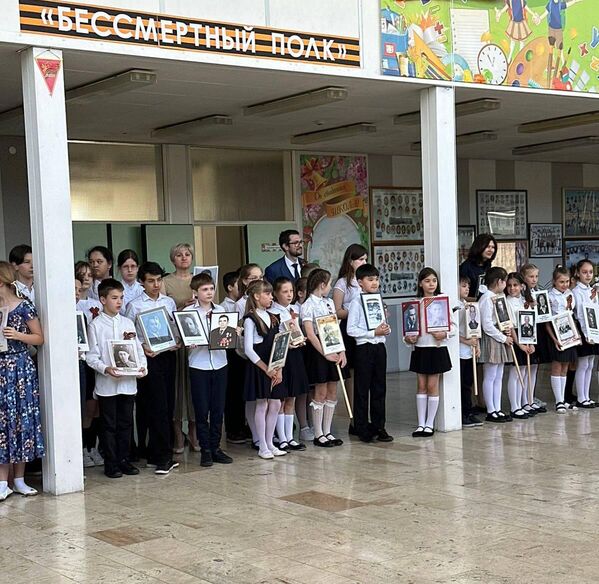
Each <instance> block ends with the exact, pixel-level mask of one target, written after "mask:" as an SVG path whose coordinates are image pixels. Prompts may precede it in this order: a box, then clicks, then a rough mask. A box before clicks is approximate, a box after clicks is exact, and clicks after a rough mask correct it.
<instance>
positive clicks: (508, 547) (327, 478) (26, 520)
mask: <svg viewBox="0 0 599 584" xmlns="http://www.w3.org/2000/svg"><path fill="white" fill-rule="evenodd" d="M413 392H414V390H413V380H412V379H411V378H410V377H409V376H401V378H399V377H398V376H392V377H391V378H390V396H389V419H390V423H389V426H388V429H389V431H390V432H392V433H394V434H395V436H396V440H395V442H393V443H391V444H376V445H366V444H362V443H360V442H355V441H349V442H346V444H345V445H344V446H342V447H341V448H335V449H316V448H313V447H309V449H308V450H307V451H306V452H303V453H294V454H290V455H288V456H286V457H284V458H283V459H282V460H276V461H274V462H273V461H263V460H260V459H258V458H257V457H256V456H254V454H253V452H252V451H250V450H249V449H248V448H247V447H242V446H237V447H231V448H229V449H228V450H229V452H230V453H231V454H232V455H233V456H234V457H235V463H234V464H233V465H229V466H217V467H214V468H211V469H202V468H200V467H199V464H198V463H199V458H198V456H199V455H197V454H193V455H191V456H188V455H187V454H186V455H185V456H184V458H183V460H184V464H182V465H181V467H180V468H179V469H178V470H177V471H175V472H173V473H172V474H171V475H170V476H167V477H156V476H155V475H154V474H152V473H151V472H150V471H149V470H145V469H142V473H141V474H140V475H139V476H137V477H125V478H123V479H120V480H110V479H106V478H104V476H103V475H102V474H101V469H91V470H88V471H87V480H86V487H87V490H86V493H85V494H76V495H68V496H63V497H59V498H54V497H51V496H45V495H42V496H39V497H36V498H32V499H24V498H18V497H16V496H14V495H13V496H12V497H11V498H9V499H8V500H7V501H5V502H4V503H1V504H0V527H1V529H0V570H1V571H2V573H3V574H4V575H5V579H6V581H8V582H11V583H12V584H20V583H25V582H27V583H29V582H35V583H37V584H50V583H67V582H73V581H74V582H93V583H101V582H106V583H110V584H119V583H125V582H126V583H131V584H134V583H148V584H149V583H154V584H159V583H165V582H166V583H172V584H192V583H193V584H200V583H204V584H205V583H213V584H217V583H218V584H221V583H222V584H237V583H240V584H242V583H244V584H245V583H248V584H249V583H260V582H262V583H283V584H300V583H305V584H351V583H361V584H382V583H385V584H388V583H396V582H397V583H402V584H403V583H418V584H430V583H432V582H437V583H458V584H469V583H473V582H480V583H485V584H509V583H539V584H545V583H547V584H549V583H551V584H567V583H570V582H572V583H574V582H576V583H577V584H583V583H596V582H598V581H599V554H598V553H597V550H596V548H595V545H596V542H597V540H598V539H599V494H598V493H599V489H598V487H599V458H597V457H596V450H597V448H598V446H599V410H597V411H580V412H574V413H569V414H568V415H566V416H557V415H555V414H554V413H548V414H546V415H543V416H537V417H536V418H534V419H533V420H529V421H522V422H514V423H512V424H506V425H501V426H491V425H487V426H484V427H482V428H476V429H470V430H465V431H463V432H453V433H450V434H440V433H437V434H436V435H435V436H434V438H432V439H426V440H423V441H416V440H413V439H412V438H411V437H410V436H409V432H410V431H411V429H412V423H411V422H412V421H413V417H414V413H413V410H414V406H413V402H414V399H413ZM340 435H343V433H340ZM343 437H344V438H345V437H346V436H345V435H343Z"/></svg>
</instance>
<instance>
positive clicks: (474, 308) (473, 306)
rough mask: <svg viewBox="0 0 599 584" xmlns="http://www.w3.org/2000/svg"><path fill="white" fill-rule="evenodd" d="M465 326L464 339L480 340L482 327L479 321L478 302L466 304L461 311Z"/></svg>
mask: <svg viewBox="0 0 599 584" xmlns="http://www.w3.org/2000/svg"><path fill="white" fill-rule="evenodd" d="M463 318H464V322H465V324H466V338H467V339H480V338H481V337H482V333H483V331H482V325H481V321H480V307H479V306H478V302H466V304H465V306H464V311H463Z"/></svg>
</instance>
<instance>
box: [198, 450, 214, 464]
mask: <svg viewBox="0 0 599 584" xmlns="http://www.w3.org/2000/svg"><path fill="white" fill-rule="evenodd" d="M213 464H214V461H213V460H212V452H210V450H202V455H201V457H200V466H212V465H213Z"/></svg>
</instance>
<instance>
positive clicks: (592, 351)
mask: <svg viewBox="0 0 599 584" xmlns="http://www.w3.org/2000/svg"><path fill="white" fill-rule="evenodd" d="M580 337H581V339H582V345H579V346H578V347H576V354H577V355H578V356H579V357H590V356H591V355H599V345H597V344H596V343H595V344H593V345H591V344H590V343H589V342H588V341H587V340H586V339H585V338H584V335H583V334H582V333H580Z"/></svg>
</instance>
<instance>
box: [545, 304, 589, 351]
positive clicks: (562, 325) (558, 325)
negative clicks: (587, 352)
mask: <svg viewBox="0 0 599 584" xmlns="http://www.w3.org/2000/svg"><path fill="white" fill-rule="evenodd" d="M551 324H552V325H553V330H554V331H555V336H556V338H557V341H558V343H559V345H560V348H561V349H562V350H564V349H569V348H570V347H576V346H577V345H581V344H582V340H581V338H580V335H579V334H578V328H577V326H576V325H575V324H574V319H573V317H572V313H571V312H570V311H566V312H560V313H559V314H556V315H555V316H554V317H553V318H552V319H551Z"/></svg>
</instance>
